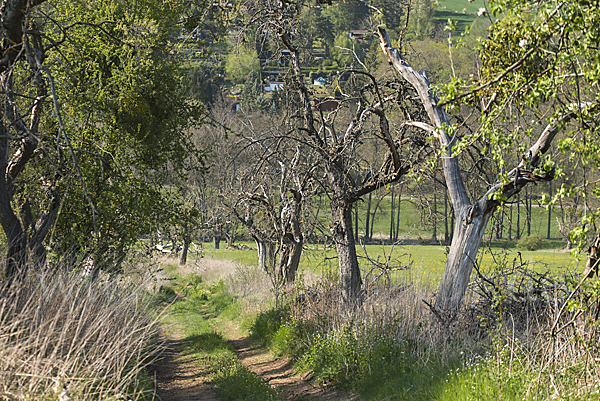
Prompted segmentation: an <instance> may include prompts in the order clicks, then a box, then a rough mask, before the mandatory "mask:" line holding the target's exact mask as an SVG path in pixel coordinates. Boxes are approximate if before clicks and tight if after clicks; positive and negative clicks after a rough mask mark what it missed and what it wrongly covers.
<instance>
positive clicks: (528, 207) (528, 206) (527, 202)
mask: <svg viewBox="0 0 600 401" xmlns="http://www.w3.org/2000/svg"><path fill="white" fill-rule="evenodd" d="M526 194H527V197H526V198H525V212H526V217H527V219H526V221H527V236H528V237H529V236H531V191H530V190H529V188H527V192H526Z"/></svg>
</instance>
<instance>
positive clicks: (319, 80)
mask: <svg viewBox="0 0 600 401" xmlns="http://www.w3.org/2000/svg"><path fill="white" fill-rule="evenodd" d="M313 85H327V80H326V79H325V78H323V77H318V78H317V79H315V80H314V81H313Z"/></svg>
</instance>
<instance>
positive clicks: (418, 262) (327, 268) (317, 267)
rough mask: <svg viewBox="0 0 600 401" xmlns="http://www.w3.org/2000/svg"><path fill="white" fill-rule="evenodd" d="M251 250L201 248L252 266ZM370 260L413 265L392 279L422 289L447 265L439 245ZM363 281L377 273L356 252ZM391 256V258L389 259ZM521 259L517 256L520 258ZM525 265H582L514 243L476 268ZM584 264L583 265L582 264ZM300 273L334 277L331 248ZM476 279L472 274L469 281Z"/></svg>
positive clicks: (559, 270) (496, 249)
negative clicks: (517, 245) (413, 283)
mask: <svg viewBox="0 0 600 401" xmlns="http://www.w3.org/2000/svg"><path fill="white" fill-rule="evenodd" d="M243 244H244V245H246V246H249V247H251V248H252V249H250V250H232V249H218V250H215V249H214V248H213V247H212V243H210V244H204V245H205V248H204V253H203V254H204V255H206V256H208V257H211V258H215V259H226V260H232V261H234V262H236V263H240V264H247V265H255V264H256V263H257V252H256V250H255V249H256V246H255V245H254V244H253V243H251V242H245V243H243ZM545 245H546V246H548V247H555V246H562V245H563V244H562V243H560V242H558V241H549V242H546V243H545ZM364 248H365V249H366V251H367V253H368V255H369V257H370V258H371V259H372V260H379V261H380V262H382V261H384V260H386V259H387V258H389V259H390V260H391V263H390V266H391V267H399V266H404V265H407V264H408V263H409V261H412V265H411V266H410V268H409V269H407V270H403V271H399V272H394V273H393V274H392V278H393V279H394V280H397V281H416V282H421V283H423V284H425V285H433V286H436V285H437V283H439V281H440V280H441V278H442V274H443V272H444V266H445V261H446V247H443V246H440V245H403V246H394V247H392V246H390V245H366V246H365V247H364ZM357 250H358V254H359V258H360V263H361V268H362V271H363V276H364V278H365V281H368V280H370V279H372V278H373V277H374V276H375V275H376V274H377V273H378V272H379V270H375V271H373V272H372V273H371V274H369V272H370V271H371V269H372V266H373V264H372V263H370V262H369V260H368V259H366V256H365V252H364V251H363V249H362V248H359V249H357ZM390 252H391V257H390V256H389V254H390ZM519 255H520V256H519ZM521 261H522V262H524V263H528V265H529V266H530V267H532V268H534V269H535V270H537V271H540V272H546V271H549V272H550V273H551V274H553V275H562V274H563V273H570V272H573V271H580V270H582V269H583V265H582V264H581V263H580V262H579V261H578V260H577V258H575V257H574V256H572V255H571V254H570V253H568V252H563V251H560V250H553V249H543V250H539V251H518V250H517V249H516V248H515V241H506V242H502V243H500V242H495V243H493V244H492V245H491V246H483V247H482V248H481V250H480V252H479V255H478V265H479V266H480V269H481V271H482V273H483V272H489V271H490V270H491V269H493V268H495V267H496V266H498V265H499V264H502V265H504V266H505V267H512V266H513V262H514V263H516V264H519V263H520V262H521ZM583 263H585V262H583ZM300 270H301V272H302V271H310V272H314V273H316V274H317V275H319V276H335V275H336V274H337V259H336V258H335V250H334V249H332V248H331V247H322V246H310V245H309V246H308V247H307V249H306V250H305V251H304V252H303V256H302V261H301V265H300ZM475 277H476V272H475V270H474V271H473V276H472V279H473V278H475Z"/></svg>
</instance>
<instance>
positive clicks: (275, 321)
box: [250, 307, 290, 346]
mask: <svg viewBox="0 0 600 401" xmlns="http://www.w3.org/2000/svg"><path fill="white" fill-rule="evenodd" d="M289 317H290V310H289V308H287V307H283V308H276V307H274V308H270V309H267V310H266V311H264V312H261V313H259V314H258V315H256V317H255V318H254V319H253V321H252V323H251V324H250V333H251V335H252V337H253V338H254V339H255V340H257V341H260V342H261V343H262V344H263V345H267V346H268V345H271V342H272V340H273V337H274V336H275V334H277V332H278V331H279V329H280V327H281V324H282V322H284V321H286V320H288V319H289Z"/></svg>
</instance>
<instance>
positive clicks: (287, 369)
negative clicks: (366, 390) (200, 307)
mask: <svg viewBox="0 0 600 401" xmlns="http://www.w3.org/2000/svg"><path fill="white" fill-rule="evenodd" d="M220 326H221V328H222V329H225V332H224V333H222V334H223V335H224V336H225V337H226V338H227V340H228V341H229V343H230V344H231V346H232V347H233V349H234V350H235V352H236V354H237V356H238V358H239V360H240V361H241V362H242V363H243V364H244V365H245V366H246V367H247V368H248V369H250V370H251V371H252V372H254V373H256V374H257V375H259V376H261V377H262V378H263V379H265V380H266V381H267V382H268V383H269V384H270V385H271V386H272V387H274V388H276V389H277V390H278V391H279V394H281V396H283V397H284V398H285V399H286V400H314V401H321V400H323V401H325V400H328V401H354V400H359V398H358V397H356V396H353V395H348V394H343V393H341V392H339V391H336V390H335V389H334V388H333V386H321V385H318V384H316V383H315V381H314V380H312V375H310V374H297V373H296V372H295V370H294V367H293V365H292V363H291V362H290V361H289V360H287V359H285V358H275V357H274V356H273V355H272V354H271V353H270V352H269V350H268V349H266V348H263V347H260V346H258V345H257V344H255V343H252V342H251V341H250V340H249V339H248V337H247V336H244V335H243V334H242V333H241V331H240V329H239V328H238V327H237V326H235V325H234V324H233V323H232V322H229V321H221V322H220Z"/></svg>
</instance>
